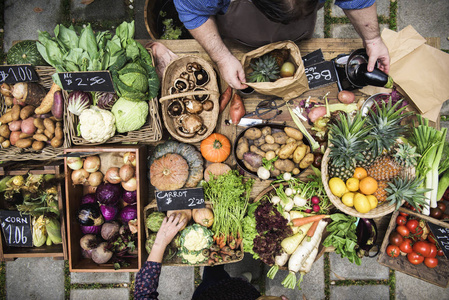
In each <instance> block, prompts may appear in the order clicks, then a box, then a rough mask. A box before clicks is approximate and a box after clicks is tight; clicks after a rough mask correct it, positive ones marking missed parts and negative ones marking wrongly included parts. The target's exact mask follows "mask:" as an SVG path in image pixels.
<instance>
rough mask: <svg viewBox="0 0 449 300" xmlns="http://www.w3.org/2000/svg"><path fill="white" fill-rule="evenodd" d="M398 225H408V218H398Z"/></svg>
mask: <svg viewBox="0 0 449 300" xmlns="http://www.w3.org/2000/svg"><path fill="white" fill-rule="evenodd" d="M396 224H398V225H405V224H407V217H405V216H398V217H397V218H396Z"/></svg>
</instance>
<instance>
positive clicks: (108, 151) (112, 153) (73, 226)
mask: <svg viewBox="0 0 449 300" xmlns="http://www.w3.org/2000/svg"><path fill="white" fill-rule="evenodd" d="M126 152H134V153H135V154H136V167H135V169H136V179H137V220H138V233H137V234H138V243H137V245H136V246H137V250H138V254H137V255H138V256H137V258H131V259H129V263H130V265H129V266H127V267H122V268H120V269H118V270H115V269H114V265H113V264H112V263H106V264H101V265H99V264H96V263H95V262H94V261H93V260H91V259H88V258H84V257H83V256H82V252H81V250H82V249H81V247H80V243H79V241H80V239H81V237H82V236H83V233H82V232H81V228H80V224H79V223H78V221H77V218H76V215H77V213H78V210H79V207H80V203H81V201H80V200H81V198H82V196H83V195H84V194H86V193H87V192H88V191H87V189H86V187H85V186H83V185H73V184H72V179H71V174H72V170H71V169H70V168H68V166H67V157H66V158H65V159H64V161H65V164H64V165H65V178H66V198H67V199H66V208H67V220H69V221H68V222H67V232H68V250H69V251H68V252H69V268H70V272H137V271H139V270H140V268H141V266H142V264H143V262H144V261H145V259H146V258H147V255H146V253H145V232H144V227H143V226H144V225H143V208H144V206H145V204H146V203H147V202H148V199H147V198H148V180H147V176H146V160H147V150H146V146H144V145H108V146H83V147H75V148H69V149H65V150H64V153H65V154H66V155H67V154H76V153H78V154H79V155H82V157H85V156H88V155H98V156H100V159H101V161H102V165H101V167H100V170H101V171H102V172H103V174H104V173H105V170H107V168H109V167H112V166H116V167H120V166H121V165H123V158H122V156H123V154H124V153H126ZM83 153H84V155H83ZM86 153H88V154H86ZM122 205H123V203H122Z"/></svg>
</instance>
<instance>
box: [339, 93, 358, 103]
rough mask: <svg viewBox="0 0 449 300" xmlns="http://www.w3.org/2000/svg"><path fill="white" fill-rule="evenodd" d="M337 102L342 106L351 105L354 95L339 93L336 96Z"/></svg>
mask: <svg viewBox="0 0 449 300" xmlns="http://www.w3.org/2000/svg"><path fill="white" fill-rule="evenodd" d="M337 98H338V100H339V101H340V102H341V103H344V104H351V103H353V102H354V100H355V95H354V93H353V92H351V91H340V92H339V93H338V95H337Z"/></svg>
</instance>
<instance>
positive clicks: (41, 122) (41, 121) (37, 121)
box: [34, 118, 45, 132]
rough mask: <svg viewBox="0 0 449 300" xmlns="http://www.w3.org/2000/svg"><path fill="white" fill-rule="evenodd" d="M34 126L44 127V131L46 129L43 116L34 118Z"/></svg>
mask: <svg viewBox="0 0 449 300" xmlns="http://www.w3.org/2000/svg"><path fill="white" fill-rule="evenodd" d="M34 126H36V128H38V129H42V132H44V130H45V126H44V119H41V118H36V119H34Z"/></svg>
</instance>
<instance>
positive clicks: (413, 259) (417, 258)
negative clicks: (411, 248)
mask: <svg viewBox="0 0 449 300" xmlns="http://www.w3.org/2000/svg"><path fill="white" fill-rule="evenodd" d="M407 259H408V261H409V262H410V263H412V264H414V265H419V264H420V263H422V262H423V261H424V257H423V256H421V255H419V254H418V253H416V252H412V253H409V254H407Z"/></svg>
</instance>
